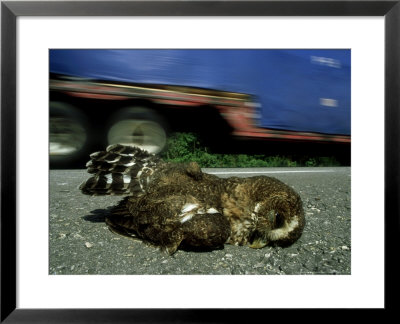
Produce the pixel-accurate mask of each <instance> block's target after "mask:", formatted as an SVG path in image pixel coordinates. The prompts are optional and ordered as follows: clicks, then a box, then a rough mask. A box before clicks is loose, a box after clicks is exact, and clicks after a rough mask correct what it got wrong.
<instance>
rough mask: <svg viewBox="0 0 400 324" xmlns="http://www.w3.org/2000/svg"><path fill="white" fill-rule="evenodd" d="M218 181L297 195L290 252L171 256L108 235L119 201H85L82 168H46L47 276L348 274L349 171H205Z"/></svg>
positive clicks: (236, 249) (237, 249)
mask: <svg viewBox="0 0 400 324" xmlns="http://www.w3.org/2000/svg"><path fill="white" fill-rule="evenodd" d="M204 172H208V173H213V174H216V175H217V176H220V177H228V176H240V177H248V176H255V175H260V174H261V175H267V176H272V177H276V178H278V179H280V180H282V181H283V182H285V183H286V184H288V185H290V186H292V187H293V188H294V189H295V190H296V191H297V192H298V193H299V194H300V196H301V198H302V200H303V205H304V211H305V215H306V226H305V228H304V232H303V235H302V236H301V238H300V239H299V240H298V241H297V242H296V243H294V244H293V245H292V246H290V247H286V248H281V247H265V248H263V249H251V248H248V247H244V246H231V245H225V246H224V248H223V249H220V250H214V251H211V252H192V251H181V250H178V251H177V252H176V253H175V254H174V255H173V256H168V255H167V254H165V253H164V252H161V251H160V250H158V249H157V248H154V247H150V246H147V245H145V244H144V243H142V242H141V241H138V240H133V239H130V238H126V237H123V236H119V235H117V234H114V233H112V232H111V231H109V230H108V228H107V226H106V225H105V223H104V217H105V215H106V214H107V212H108V210H109V207H110V206H112V205H114V204H115V203H117V202H118V201H119V200H120V199H121V197H115V196H114V197H112V196H98V197H90V196H86V195H83V194H81V193H80V191H79V190H78V189H77V187H78V185H79V184H80V183H81V182H82V181H83V180H84V179H85V178H86V177H87V176H88V175H87V173H86V171H85V170H50V215H49V222H50V224H49V225H50V226H49V228H50V233H49V236H50V237H49V242H50V251H49V252H50V253H49V256H50V260H49V274H50V275H62V274H68V275H73V274H79V275H81V274H115V275H117V274H163V275H165V274H176V275H183V274H214V275H217V274H221V275H229V274H230V275H245V274H247V275H254V274H255V275H260V274H265V275H267V274H270V275H274V274H337V275H349V274H351V264H350V260H351V238H350V232H351V231H350V229H351V227H350V224H351V200H350V197H351V193H350V184H351V177H350V175H351V169H350V168H348V167H342V168H256V169H250V168H245V169H204Z"/></svg>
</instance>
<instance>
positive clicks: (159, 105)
mask: <svg viewBox="0 0 400 324" xmlns="http://www.w3.org/2000/svg"><path fill="white" fill-rule="evenodd" d="M49 63H50V80H49V90H50V105H49V106H50V111H49V113H50V123H49V124H50V125H49V127H50V129H49V133H50V136H49V137H50V164H51V165H53V166H59V165H66V164H68V163H72V162H76V161H80V160H82V158H83V159H87V155H88V154H89V153H90V152H91V151H92V150H96V149H99V148H104V146H106V145H109V144H113V143H122V144H128V145H136V146H139V147H141V148H143V149H146V150H148V151H150V152H152V153H158V152H160V151H162V150H163V149H164V147H165V145H166V140H167V136H168V134H169V133H170V132H175V131H194V132H198V133H200V134H201V135H202V136H204V138H206V139H208V140H209V141H210V142H211V143H213V142H214V143H217V142H218V143H222V145H223V143H224V142H225V141H226V140H229V139H231V138H243V139H250V140H253V139H264V140H270V141H290V142H313V143H316V142H320V143H322V142H324V143H343V144H345V145H349V144H350V141H351V136H350V135H351V123H350V119H351V118H350V116H351V95H350V92H351V73H350V72H351V71H350V69H351V53H350V50H266V49H254V50H253V49H251V50H248V49H212V50H211V49H176V50H174V49H173V50H170V49H151V50H144V49H135V50H126V49H122V50H108V49H107V50H103V49H99V50H97V49H51V50H50V52H49Z"/></svg>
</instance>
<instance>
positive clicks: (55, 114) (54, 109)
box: [49, 101, 90, 167]
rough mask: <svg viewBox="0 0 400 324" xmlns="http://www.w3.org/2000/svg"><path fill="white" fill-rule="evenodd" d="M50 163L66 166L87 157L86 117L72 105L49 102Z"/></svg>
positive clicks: (55, 165) (56, 165)
mask: <svg viewBox="0 0 400 324" xmlns="http://www.w3.org/2000/svg"><path fill="white" fill-rule="evenodd" d="M49 128H50V130H49V133H50V136H49V137H50V139H49V142H50V149H49V152H50V165H51V166H53V167H66V166H70V165H73V164H74V163H76V162H78V161H80V160H82V159H83V158H85V157H86V158H87V154H88V145H89V136H90V134H89V132H88V129H89V127H88V125H87V121H86V117H85V116H84V115H83V114H82V113H81V112H80V111H79V110H78V109H77V108H75V107H74V106H72V105H70V104H67V103H64V102H57V101H52V102H50V119H49Z"/></svg>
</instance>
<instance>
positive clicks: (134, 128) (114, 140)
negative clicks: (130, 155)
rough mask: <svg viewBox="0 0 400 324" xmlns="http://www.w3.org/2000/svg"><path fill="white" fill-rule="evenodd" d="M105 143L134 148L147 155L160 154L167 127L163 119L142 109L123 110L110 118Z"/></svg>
mask: <svg viewBox="0 0 400 324" xmlns="http://www.w3.org/2000/svg"><path fill="white" fill-rule="evenodd" d="M111 120H112V123H111V126H110V127H109V130H108V133H107V142H108V145H110V144H123V145H130V146H136V147H139V148H141V149H143V150H146V151H148V152H149V153H153V154H157V153H159V152H161V151H162V150H163V149H164V148H165V146H166V143H167V127H166V123H165V122H164V120H163V118H162V117H161V116H159V115H158V114H157V113H155V112H154V111H153V110H151V109H148V108H144V107H129V108H124V109H122V110H121V111H119V112H118V113H116V114H115V115H114V116H113V117H112V118H111Z"/></svg>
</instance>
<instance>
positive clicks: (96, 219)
mask: <svg viewBox="0 0 400 324" xmlns="http://www.w3.org/2000/svg"><path fill="white" fill-rule="evenodd" d="M111 210H112V208H111V207H109V208H107V209H95V210H92V211H91V212H90V213H91V214H90V215H86V216H83V217H82V219H84V220H85V221H88V222H92V223H105V221H106V217H107V216H110V215H111Z"/></svg>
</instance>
